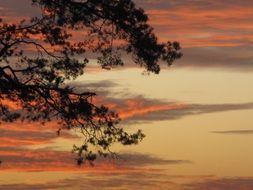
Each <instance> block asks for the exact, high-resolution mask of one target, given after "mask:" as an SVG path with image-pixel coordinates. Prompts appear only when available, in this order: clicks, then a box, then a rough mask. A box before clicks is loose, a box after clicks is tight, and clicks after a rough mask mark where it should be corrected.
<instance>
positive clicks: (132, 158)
mask: <svg viewBox="0 0 253 190" xmlns="http://www.w3.org/2000/svg"><path fill="white" fill-rule="evenodd" d="M113 163H114V164H115V165H117V166H120V167H122V166H123V167H130V168H131V167H143V166H149V167H150V166H154V165H177V164H192V162H191V161H189V160H168V159H163V158H159V157H155V156H153V155H148V154H141V153H131V152H130V153H120V154H119V157H118V158H117V159H114V160H113Z"/></svg>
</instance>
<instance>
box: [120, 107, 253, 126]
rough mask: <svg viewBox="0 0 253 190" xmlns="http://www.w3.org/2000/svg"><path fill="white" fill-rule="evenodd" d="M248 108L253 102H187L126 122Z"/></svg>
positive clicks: (134, 117) (178, 117)
mask: <svg viewBox="0 0 253 190" xmlns="http://www.w3.org/2000/svg"><path fill="white" fill-rule="evenodd" d="M172 105H173V104H172ZM247 109H253V103H251V102H250V103H242V104H206V105H205V104H187V105H185V107H183V108H178V109H168V110H157V111H154V112H148V113H146V114H142V115H135V116H133V117H131V118H129V120H127V121H125V122H126V123H130V124H131V123H135V122H150V121H161V120H172V119H180V118H182V117H185V116H191V115H200V114H207V113H216V112H224V111H235V110H247Z"/></svg>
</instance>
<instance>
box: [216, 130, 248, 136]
mask: <svg viewBox="0 0 253 190" xmlns="http://www.w3.org/2000/svg"><path fill="white" fill-rule="evenodd" d="M212 133H217V134H231V135H233V134H235V135H252V134H253V130H251V129H249V130H229V131H213V132H212Z"/></svg>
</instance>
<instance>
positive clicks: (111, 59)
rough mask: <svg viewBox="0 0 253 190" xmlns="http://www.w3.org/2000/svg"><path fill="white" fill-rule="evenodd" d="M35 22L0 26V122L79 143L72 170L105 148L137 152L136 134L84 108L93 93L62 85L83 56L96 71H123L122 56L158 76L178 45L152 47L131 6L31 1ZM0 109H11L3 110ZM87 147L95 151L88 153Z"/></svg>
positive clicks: (78, 69) (98, 110)
mask: <svg viewBox="0 0 253 190" xmlns="http://www.w3.org/2000/svg"><path fill="white" fill-rule="evenodd" d="M32 3H33V6H37V7H39V8H40V10H41V14H40V16H37V17H33V18H31V19H30V20H29V21H27V20H24V21H21V22H20V23H18V24H17V23H5V22H4V21H3V20H0V118H1V120H2V121H4V122H13V121H15V120H17V119H21V120H29V121H39V122H47V121H51V120H57V121H59V122H60V129H59V131H58V133H60V130H61V129H73V128H76V129H78V130H80V132H81V133H82V134H83V135H84V142H83V144H82V145H81V146H74V151H75V152H77V153H78V159H77V162H78V164H81V163H83V161H85V160H89V161H92V160H94V159H96V156H97V155H103V156H106V155H107V154H108V153H109V154H110V146H111V145H112V144H113V143H121V144H123V145H131V144H137V143H138V142H139V141H140V140H142V139H143V137H144V134H143V133H142V132H141V131H140V130H139V131H137V132H136V133H133V134H128V133H126V132H125V131H124V130H123V129H122V128H120V127H118V125H117V124H118V123H119V120H120V119H119V116H118V114H117V113H115V112H113V111H111V110H109V109H108V108H107V107H105V106H103V105H102V106H98V105H95V104H94V103H93V102H92V97H93V96H95V95H96V94H95V93H94V92H77V91H75V90H74V89H73V88H71V87H69V86H68V85H66V84H65V81H66V80H73V79H75V78H76V77H77V76H79V75H82V74H83V73H84V71H85V66H86V65H87V64H88V63H89V59H88V57H89V56H93V57H94V56H96V59H97V62H98V64H100V65H101V67H102V68H104V69H110V68H112V67H114V66H118V65H124V61H123V59H122V56H121V55H122V53H124V52H125V53H127V54H129V55H131V56H132V59H133V61H134V62H135V63H136V64H138V65H140V66H142V67H144V68H145V69H146V71H148V72H153V73H156V74H158V73H159V71H160V66H159V63H160V62H159V60H162V61H164V62H167V64H168V65H171V63H172V62H173V61H174V60H175V59H177V58H180V57H181V53H180V46H179V43H178V42H168V43H159V42H158V40H157V37H156V36H155V34H154V32H153V29H152V27H151V26H150V25H149V24H148V23H147V21H148V17H147V15H146V14H145V13H144V11H143V10H142V9H140V8H136V6H135V4H134V3H133V1H132V0H110V1H107V0H32ZM6 101H9V102H12V103H15V104H16V106H17V107H18V108H19V109H15V110H13V109H11V108H10V107H9V106H8V105H7V104H6ZM92 147H96V148H97V149H96V150H97V151H93V152H92Z"/></svg>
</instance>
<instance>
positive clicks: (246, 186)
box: [183, 177, 253, 190]
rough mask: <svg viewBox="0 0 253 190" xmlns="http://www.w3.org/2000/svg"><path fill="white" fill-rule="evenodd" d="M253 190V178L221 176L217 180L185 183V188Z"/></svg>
mask: <svg viewBox="0 0 253 190" xmlns="http://www.w3.org/2000/svg"><path fill="white" fill-rule="evenodd" d="M213 189H215V190H225V189H229V190H242V189H243V190H252V189H253V179H252V178H239V177H237V178H236V177H235V178H220V179H216V180H207V181H204V182H200V183H193V184H188V185H185V187H184V188H183V190H213Z"/></svg>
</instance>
